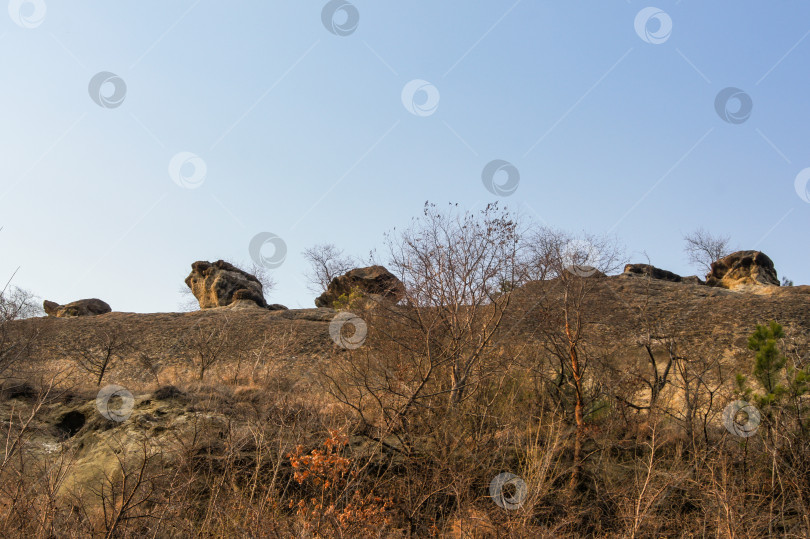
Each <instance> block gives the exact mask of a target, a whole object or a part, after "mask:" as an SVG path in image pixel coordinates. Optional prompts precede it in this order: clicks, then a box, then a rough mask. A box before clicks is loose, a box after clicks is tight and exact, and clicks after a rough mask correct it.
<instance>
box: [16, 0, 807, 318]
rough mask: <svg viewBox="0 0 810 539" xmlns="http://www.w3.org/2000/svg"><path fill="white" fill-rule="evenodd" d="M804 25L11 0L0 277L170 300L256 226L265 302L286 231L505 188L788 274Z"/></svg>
mask: <svg viewBox="0 0 810 539" xmlns="http://www.w3.org/2000/svg"><path fill="white" fill-rule="evenodd" d="M341 4H342V5H341ZM651 6H654V7H656V8H658V9H652V10H647V11H642V10H644V9H645V8H648V7H651ZM333 11H334V16H331V13H332V12H333ZM356 19H357V21H356V24H355V20H356ZM637 19H638V21H637ZM645 23H646V24H645ZM670 23H671V27H670ZM808 32H810V3H808V2H807V1H805V0H802V1H798V0H796V1H780V2H764V1H741V0H735V1H712V2H706V1H697V0H680V1H675V0H662V1H656V3H654V4H648V3H642V2H639V1H637V0H632V1H631V0H614V1H607V0H605V1H596V0H593V1H589V2H585V1H573V0H556V1H538V0H522V1H518V2H514V0H510V1H505V2H499V1H489V2H483V1H473V2H436V1H435V0H431V1H428V0H418V1H409V2H381V1H368V0H352V3H351V4H348V3H347V2H342V3H341V2H330V3H329V4H327V2H325V1H323V0H319V1H314V0H306V1H297V2H292V1H286V2H278V1H254V2H248V1H239V2H223V1H219V2H214V1H212V0H173V1H170V2H167V1H161V2H158V1H151V0H149V1H138V2H135V1H129V2H90V1H79V0H76V1H71V2H66V1H60V2H57V1H56V0H45V1H44V2H43V1H37V2H23V1H20V0H12V1H11V2H10V3H9V10H8V13H7V14H5V13H2V12H0V70H1V71H0V73H2V84H0V122H1V123H0V152H1V153H0V212H2V213H0V226H2V227H3V230H2V232H0V253H2V256H0V276H10V275H11V274H12V272H13V271H14V270H15V268H17V267H18V266H20V270H19V272H18V273H17V276H16V277H15V284H16V285H18V286H21V287H24V288H28V289H30V290H32V291H33V292H35V293H36V294H38V295H39V296H41V297H42V298H47V299H51V300H55V301H58V302H60V303H65V302H68V301H72V300H76V299H80V298H85V297H99V298H101V299H104V300H105V301H107V302H108V303H110V305H111V306H112V307H113V309H114V310H117V311H136V312H153V311H171V310H175V309H176V308H177V306H178V304H179V303H180V301H181V296H180V294H179V292H178V290H179V288H180V287H181V286H183V279H184V278H185V277H186V275H187V274H188V272H189V270H190V264H191V263H192V262H194V261H195V260H201V259H202V260H216V259H219V258H226V259H231V260H234V261H245V262H247V261H249V260H250V258H251V255H250V252H249V245H250V242H251V239H252V238H254V237H255V236H256V235H257V234H259V233H263V232H268V233H272V234H275V235H277V236H278V237H280V238H281V240H282V241H283V242H284V244H285V245H286V248H287V256H286V259H285V260H284V261H283V263H281V264H280V265H278V267H276V268H274V269H272V274H273V277H274V278H275V280H276V281H277V283H278V289H277V290H276V291H275V292H273V293H272V294H271V297H270V298H269V299H270V301H271V302H279V303H283V304H286V305H287V306H289V307H310V306H312V305H313V303H312V300H313V298H314V295H313V294H312V293H311V292H309V291H308V290H307V288H306V285H305V281H304V278H303V274H304V272H305V271H306V265H305V263H304V260H303V258H302V256H301V251H302V250H303V249H305V248H306V247H309V246H312V245H314V244H316V243H325V242H328V243H335V244H336V245H338V246H340V247H342V248H344V249H345V250H346V251H347V252H349V253H352V254H356V255H365V254H367V253H368V251H369V250H370V249H372V248H375V247H377V248H379V247H381V246H382V240H383V233H384V232H385V231H386V230H389V229H391V228H392V227H394V226H402V225H403V224H406V223H407V222H408V220H409V219H410V218H411V217H412V216H414V215H417V214H418V213H419V212H420V211H421V208H422V206H423V204H424V202H425V201H426V200H430V201H433V202H437V203H445V202H450V201H452V202H458V203H460V205H461V206H462V207H465V208H473V207H480V206H481V205H483V204H485V203H486V202H488V201H492V200H501V201H502V202H503V203H506V204H507V205H508V206H510V207H512V208H514V209H517V210H519V211H520V212H521V213H523V214H526V215H527V216H531V217H532V218H534V219H536V220H537V221H538V222H540V223H547V224H549V225H552V226H555V227H559V228H563V229H567V230H570V231H573V232H576V231H587V232H589V233H593V234H601V233H606V232H609V233H611V234H616V235H617V236H618V237H619V238H620V239H621V240H622V242H623V243H624V244H625V245H626V247H627V249H628V253H629V255H630V258H631V261H637V262H643V261H646V257H647V256H648V257H649V259H650V260H651V262H652V263H653V264H655V265H657V266H659V267H663V268H665V269H668V270H671V271H675V272H677V273H681V274H683V275H688V274H693V273H695V269H694V268H690V267H689V266H688V265H687V262H686V260H685V257H684V254H683V242H682V239H681V238H682V235H683V234H684V233H686V232H689V231H691V230H693V229H695V228H697V227H699V226H702V227H705V228H706V229H708V230H710V231H713V232H716V233H722V234H729V235H731V237H732V243H733V244H734V246H736V247H739V248H743V249H760V250H762V251H764V252H765V253H767V254H768V255H769V256H770V257H771V258H772V259H773V260H774V262H775V264H776V268H777V270H778V272H779V274H780V276H782V275H787V276H788V277H790V278H792V279H793V280H794V281H795V282H796V284H807V283H810V264H808V262H810V257H809V256H808V239H807V238H808V230H810V203H808V202H806V201H805V199H808V200H810V196H808V193H807V190H806V184H807V182H806V177H805V176H801V175H800V173H801V172H802V171H803V170H804V169H806V168H808V167H810V130H808V125H810V101H809V100H808V90H807V82H808V80H810V76H809V75H810V74H809V73H808V68H810V38H808ZM103 72H107V73H109V74H108V75H103V74H102V75H100V76H98V77H97V74H98V73H103ZM414 80H416V81H420V80H421V81H425V82H422V83H420V82H416V83H411V81H414ZM105 81H106V82H105ZM426 84H427V86H426ZM729 87H731V88H737V89H738V91H733V90H732V91H731V92H730V94H735V95H736V96H737V97H732V98H730V99H728V102H727V103H726V102H725V101H724V100H723V99H722V95H725V94H722V95H721V103H720V107H719V112H718V106H716V101H717V96H718V94H721V92H722V91H723V90H724V89H725V88H729ZM416 90H418V91H416ZM403 93H404V94H405V95H404V96H403ZM91 94H94V95H91ZM748 104H750V105H751V106H750V112H749V111H748V110H746V109H747V108H749V107H747V106H746V105H748ZM741 107H742V108H741ZM721 113H722V115H724V116H725V119H724V118H723V117H721ZM184 152H185V153H184ZM195 156H196V157H195ZM496 159H499V160H503V161H506V162H508V163H511V164H512V165H513V166H514V169H512V170H517V171H518V172H519V184H518V185H517V189H515V190H514V192H513V193H511V194H509V192H508V191H509V189H506V192H505V193H504V192H503V190H502V193H503V195H502V196H498V195H496V194H493V193H491V192H490V191H488V190H487V189H486V188H485V186H484V183H483V182H482V171H483V170H484V168H485V166H486V165H487V164H488V163H489V162H491V161H493V160H496ZM170 164H172V165H173V168H172V171H171V172H170ZM797 176H798V177H799V180H798V181H797V180H796V179H797ZM505 178H506V173H505V172H501V173H499V174H498V175H497V176H496V187H497V185H500V184H502V183H503V181H504V180H505ZM803 178H804V179H803ZM499 182H500V183H499ZM493 191H497V189H493ZM262 253H263V254H264V256H267V257H268V258H270V259H272V258H273V256H274V250H273V246H272V245H270V246H269V247H267V248H266V249H264V250H263V251H262ZM275 265H277V264H275ZM4 280H5V278H4Z"/></svg>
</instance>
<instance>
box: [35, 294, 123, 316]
mask: <svg viewBox="0 0 810 539" xmlns="http://www.w3.org/2000/svg"><path fill="white" fill-rule="evenodd" d="M42 308H43V309H45V314H47V315H48V316H55V317H56V318H70V317H73V316H96V315H99V314H104V313H109V312H111V311H112V309H111V308H110V306H109V305H108V304H107V303H106V302H104V301H101V300H100V299H97V298H90V299H80V300H78V301H72V302H70V303H67V304H65V305H59V304H58V303H56V302H55V301H48V300H47V299H46V300H45V301H43V302H42Z"/></svg>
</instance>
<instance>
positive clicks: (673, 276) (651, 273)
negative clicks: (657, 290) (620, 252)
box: [624, 264, 683, 283]
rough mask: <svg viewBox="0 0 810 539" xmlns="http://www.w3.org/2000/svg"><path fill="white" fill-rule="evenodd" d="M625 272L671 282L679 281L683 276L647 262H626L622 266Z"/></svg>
mask: <svg viewBox="0 0 810 539" xmlns="http://www.w3.org/2000/svg"><path fill="white" fill-rule="evenodd" d="M624 273H625V274H632V275H643V276H645V277H651V278H653V279H660V280H662V281H670V282H673V283H680V282H681V281H682V280H683V278H682V277H681V276H680V275H678V274H677V273H672V272H671V271H667V270H664V269H661V268H656V267H655V266H651V265H649V264H627V265H626V266H625V267H624Z"/></svg>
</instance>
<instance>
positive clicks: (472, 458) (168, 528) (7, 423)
mask: <svg viewBox="0 0 810 539" xmlns="http://www.w3.org/2000/svg"><path fill="white" fill-rule="evenodd" d="M599 287H600V288H598V289H597V290H596V292H595V293H594V295H592V296H591V297H590V299H589V303H588V304H587V305H585V306H584V309H585V311H584V312H585V313H586V314H587V328H588V330H587V332H586V335H585V337H586V341H585V342H586V346H585V347H584V348H583V353H585V354H589V356H588V357H589V359H590V360H591V361H590V363H589V367H588V370H587V371H586V373H585V379H584V382H585V383H584V385H583V388H584V391H585V397H586V399H585V410H586V416H585V417H586V423H587V430H586V431H585V433H584V437H583V439H582V448H581V449H582V463H581V464H582V470H581V480H580V481H579V482H578V484H577V485H576V488H574V489H573V490H572V489H571V488H570V483H569V477H570V473H571V468H572V465H573V460H572V459H573V447H574V446H573V443H574V438H575V433H576V428H575V422H574V418H573V405H572V403H573V400H572V393H571V388H570V385H568V384H567V383H566V381H565V374H566V373H565V371H562V372H560V371H558V370H556V369H558V365H557V364H556V363H555V361H554V360H553V356H551V355H549V354H548V343H547V342H546V341H544V339H543V338H542V334H541V333H540V332H538V331H537V328H538V325H539V324H543V323H551V322H549V320H550V319H545V318H543V317H540V316H539V315H538V314H537V312H536V311H534V310H533V309H532V306H533V305H534V304H535V303H536V302H537V300H538V298H539V297H541V295H543V294H544V295H543V296H542V297H553V292H549V291H548V290H545V291H542V292H537V291H533V292H531V293H528V294H527V295H524V296H516V297H515V305H516V308H515V310H514V311H511V312H510V313H509V320H508V323H507V324H506V325H505V326H504V328H502V329H501V330H500V333H499V335H498V338H497V339H495V344H494V345H493V346H492V347H490V348H489V349H488V350H487V353H486V354H485V356H484V357H483V358H482V360H481V362H480V364H479V365H477V367H476V369H475V371H474V373H473V375H472V380H473V381H472V383H471V385H470V391H469V393H468V394H467V395H466V396H465V398H464V399H463V401H462V402H460V403H456V404H453V405H450V404H449V402H448V398H447V395H448V391H449V389H450V388H449V387H448V386H447V382H446V380H447V379H448V377H446V376H435V377H423V378H418V377H416V376H415V372H414V371H413V369H417V368H418V365H419V363H418V362H417V361H414V357H415V356H413V355H409V354H414V353H415V352H414V350H416V347H413V348H412V349H411V350H409V349H408V347H407V344H408V339H406V338H398V339H391V338H388V336H386V333H385V332H386V331H390V330H391V328H392V326H390V325H387V323H386V321H385V320H383V319H379V316H378V315H376V314H374V313H373V312H369V313H361V314H363V316H364V317H365V318H366V319H367V320H368V322H369V336H368V339H367V341H366V343H365V344H364V345H363V347H361V348H360V349H358V350H344V349H341V348H340V347H338V346H335V345H334V344H333V343H332V341H331V339H330V338H329V333H328V323H329V320H330V319H331V316H332V315H333V313H331V312H330V311H327V310H314V309H313V310H309V311H305V312H289V313H268V312H262V311H257V312H227V313H226V312H225V311H222V312H206V313H183V314H172V313H168V314H156V315H134V314H127V313H111V314H109V315H104V316H100V317H97V318H93V319H70V320H47V319H41V320H35V321H34V322H33V325H32V324H31V323H29V324H28V326H26V328H25V331H29V330H30V329H31V327H34V326H35V329H36V335H37V339H36V347H35V349H32V351H31V352H30V353H29V354H28V355H26V358H25V361H23V362H17V363H16V364H15V365H14V366H13V368H12V369H11V370H10V371H7V372H6V375H5V376H4V377H3V379H2V390H0V421H2V427H3V428H2V434H0V536H3V537H87V536H92V537H147V536H150V537H190V536H200V537H203V536H204V537H427V536H448V537H465V538H466V537H585V536H606V537H619V536H621V537H627V536H630V537H633V536H635V537H662V536H671V537H678V536H683V537H687V536H689V537H691V536H719V537H755V536H756V537H759V536H767V535H769V534H771V535H775V536H776V535H778V536H784V537H802V536H807V535H808V534H810V509H808V507H810V500H808V494H807V493H808V492H810V434H808V431H809V430H810V429H809V428H807V427H810V425H807V426H806V427H803V426H802V425H800V424H798V423H796V422H795V421H793V422H791V421H790V420H789V419H790V418H789V417H788V416H786V415H785V414H781V415H780V413H777V412H774V413H772V414H770V415H769V414H763V423H762V425H761V427H760V430H759V431H758V432H757V434H756V435H755V436H753V437H751V438H747V439H741V438H737V437H734V436H732V435H730V434H729V433H728V432H727V431H726V430H725V429H724V428H722V426H721V424H720V418H721V413H722V410H723V408H724V407H725V405H726V404H727V402H728V400H729V399H730V398H731V397H732V395H733V392H734V375H735V374H736V373H737V372H746V373H747V372H749V371H750V362H751V358H752V356H751V353H750V352H748V351H747V350H746V349H745V345H744V339H745V336H746V335H747V334H749V333H750V332H751V331H752V330H753V326H754V324H755V323H756V322H762V321H764V320H765V319H768V318H776V319H779V320H781V321H782V322H783V323H784V325H785V327H786V331H787V333H788V336H789V339H788V340H787V341H785V343H783V345H784V348H785V350H786V351H787V352H788V354H789V356H790V357H791V361H795V362H796V363H797V364H801V362H802V361H807V358H808V352H809V351H810V348H808V346H807V342H808V340H807V337H808V327H807V324H808V320H807V318H806V312H807V299H806V298H808V295H807V293H806V291H803V290H801V289H799V290H795V291H794V292H793V293H792V295H787V294H788V293H787V292H785V293H784V294H783V295H781V296H778V297H777V296H775V297H768V296H740V295H735V294H732V293H728V292H723V291H711V290H709V291H708V292H707V290H705V289H701V288H700V287H692V286H691V285H673V284H669V283H653V285H652V286H650V285H649V283H644V282H642V280H638V281H635V280H628V279H622V280H619V279H613V280H605V281H604V282H603V283H601V284H600V285H599ZM603 287H607V288H603ZM678 287H680V288H678ZM608 288H609V289H608ZM645 302H646V303H645ZM642 305H647V312H651V313H654V314H655V316H654V317H653V318H654V321H655V328H656V331H663V332H666V334H667V335H668V338H671V339H674V340H675V341H677V344H678V348H677V350H678V359H677V361H676V364H674V365H673V367H672V369H671V372H670V373H669V375H668V379H667V381H666V383H665V384H664V386H663V388H662V391H661V393H660V395H659V396H658V397H657V399H656V401H655V403H654V404H653V405H652V406H649V407H648V408H644V407H642V406H640V405H642V404H645V405H647V404H649V403H650V393H649V391H646V390H645V389H644V387H645V385H644V383H642V382H641V381H639V380H640V378H643V377H644V376H651V372H650V370H649V363H648V359H647V355H646V354H647V352H646V350H645V348H644V347H643V346H642V345H640V344H639V343H640V342H641V341H640V340H639V339H640V337H641V336H644V335H645V334H647V335H649V333H650V328H651V327H652V326H651V323H650V317H647V318H645V317H644V316H643V315H642V314H640V313H641V312H642V311H641V309H640V306H642ZM730 313H734V316H731V315H730ZM223 316H227V317H229V324H231V326H232V327H233V328H235V330H236V332H235V333H234V334H233V335H231V336H230V337H229V342H230V343H231V344H232V346H229V347H228V348H227V350H226V351H225V352H223V354H222V357H220V358H218V359H217V360H216V361H214V362H212V363H211V364H210V366H209V367H208V369H207V370H206V372H205V373H204V376H203V378H202V379H200V376H199V369H198V364H197V363H196V362H195V358H194V356H193V353H192V352H193V350H192V347H190V346H187V344H186V343H187V342H188V341H187V340H185V339H187V337H186V336H187V335H188V334H189V332H193V331H195V328H197V330H198V329H199V328H200V327H201V326H200V324H206V323H209V324H216V323H217V321H218V320H219V319H220V318H221V317H223ZM90 327H95V328H103V329H104V330H106V331H120V332H122V333H124V332H125V333H127V336H128V339H130V340H132V341H133V342H135V345H134V346H133V348H132V349H131V350H130V351H128V352H127V354H125V355H122V357H120V358H114V359H113V361H112V363H111V365H110V367H109V370H108V371H107V372H106V373H105V375H104V380H103V382H102V384H101V387H103V386H104V385H106V384H108V383H115V384H119V385H121V386H124V387H125V388H126V389H127V390H129V391H130V392H131V393H132V394H133V396H134V402H133V408H132V413H131V415H129V417H128V418H126V420H125V421H122V422H115V421H110V420H109V419H106V418H105V417H103V416H102V415H101V414H100V413H99V411H98V409H97V407H96V403H95V397H96V394H97V392H98V389H99V386H97V384H96V379H95V377H94V376H92V375H90V374H88V373H87V372H86V371H84V370H82V369H81V368H79V367H78V366H77V363H76V359H75V358H74V357H72V355H71V353H70V350H71V346H69V345H70V344H71V343H73V342H74V340H75V339H74V337H75V336H76V335H79V334H82V332H83V331H85V330H86V329H87V328H90ZM397 327H399V329H400V330H401V331H407V328H405V327H404V326H397ZM14 331H18V332H19V333H18V335H23V334H25V335H30V334H29V333H25V331H24V328H23V326H22V325H21V324H20V325H18V326H15V329H14ZM405 336H407V334H401V335H399V337H405ZM662 343H664V341H660V342H658V341H656V344H655V345H654V346H653V347H652V350H653V354H654V355H655V357H656V358H658V359H659V360H660V361H661V362H660V363H659V368H661V369H662V370H661V371H660V373H663V365H664V363H663V361H664V360H665V359H666V357H667V356H666V351H667V347H666V346H665V345H664V344H662ZM84 346H87V344H84ZM561 375H562V376H561ZM417 379H424V380H426V382H425V388H426V390H425V392H424V393H421V394H420V395H426V396H424V398H423V397H420V398H419V399H418V401H417V403H416V404H414V405H411V406H408V407H407V408H406V409H405V410H404V411H402V407H401V404H402V403H403V402H406V401H407V397H408V395H409V393H408V392H409V391H412V390H413V389H414V388H413V386H412V385H410V384H411V382H412V381H413V380H417ZM628 403H629V404H628ZM630 404H634V405H637V407H636V408H634V407H633V406H630ZM799 406H800V407H799V408H798V410H802V412H800V414H801V413H804V412H803V411H804V410H805V409H806V403H804V402H803V401H802V402H800V403H799ZM392 410H400V411H401V413H399V414H398V415H391V411H392ZM803 417H804V419H805V420H806V415H805V416H803ZM503 472H509V473H512V474H514V475H515V476H517V477H518V478H519V479H520V481H522V483H523V484H524V485H525V491H523V494H520V492H521V491H520V489H519V488H518V489H517V490H515V488H516V487H515V486H514V484H513V485H512V486H511V487H508V488H509V489H511V490H508V491H504V492H505V495H506V497H507V498H509V497H510V496H511V497H512V498H511V499H512V500H513V501H515V502H516V503H515V504H514V505H513V506H510V507H509V508H504V507H502V506H501V505H498V504H497V503H495V500H494V499H493V498H492V497H491V496H490V494H491V493H490V485H491V482H492V480H493V479H494V478H495V477H496V476H498V475H499V474H501V473H503Z"/></svg>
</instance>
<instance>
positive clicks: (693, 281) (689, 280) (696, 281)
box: [681, 275, 706, 284]
mask: <svg viewBox="0 0 810 539" xmlns="http://www.w3.org/2000/svg"><path fill="white" fill-rule="evenodd" d="M681 282H682V283H687V284H706V282H705V281H704V280H703V279H701V278H700V277H698V276H697V275H690V276H688V277H681Z"/></svg>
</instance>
